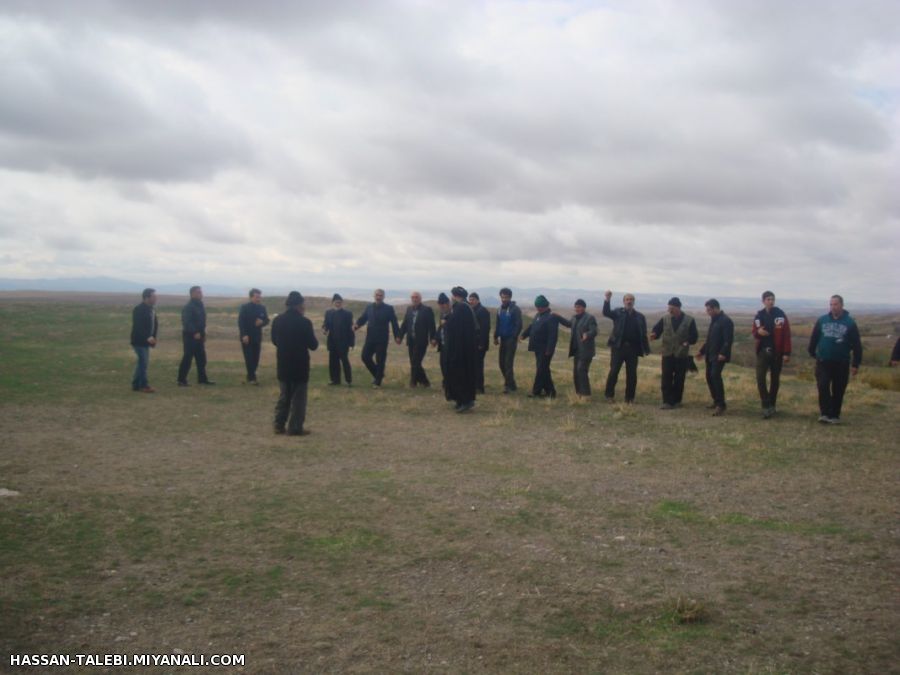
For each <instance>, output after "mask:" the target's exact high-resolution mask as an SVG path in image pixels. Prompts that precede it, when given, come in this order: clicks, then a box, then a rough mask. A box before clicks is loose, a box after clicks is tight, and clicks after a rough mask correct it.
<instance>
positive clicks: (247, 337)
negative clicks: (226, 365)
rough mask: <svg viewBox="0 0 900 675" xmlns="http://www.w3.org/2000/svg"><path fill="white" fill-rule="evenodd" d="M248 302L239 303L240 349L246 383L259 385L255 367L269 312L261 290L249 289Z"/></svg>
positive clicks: (257, 362)
mask: <svg viewBox="0 0 900 675" xmlns="http://www.w3.org/2000/svg"><path fill="white" fill-rule="evenodd" d="M249 295H250V302H247V303H244V304H243V305H241V311H240V312H238V330H239V331H240V333H241V350H242V351H243V352H244V365H245V366H247V383H248V384H255V385H259V382H257V380H256V369H257V368H258V367H259V355H260V352H261V351H262V329H263V326H267V325H268V324H269V314H268V312H266V306H265V305H264V304H262V291H261V290H259V289H258V288H251V289H250V294H249Z"/></svg>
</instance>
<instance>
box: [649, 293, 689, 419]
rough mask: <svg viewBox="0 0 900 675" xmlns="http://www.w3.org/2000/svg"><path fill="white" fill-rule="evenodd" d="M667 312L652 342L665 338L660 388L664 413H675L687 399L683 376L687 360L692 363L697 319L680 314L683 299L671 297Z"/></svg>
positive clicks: (653, 333) (655, 327) (655, 329)
mask: <svg viewBox="0 0 900 675" xmlns="http://www.w3.org/2000/svg"><path fill="white" fill-rule="evenodd" d="M667 309H668V313H667V314H666V315H665V316H663V318H661V319H660V320H659V321H658V322H657V324H656V325H655V326H654V327H653V330H652V331H651V332H650V339H651V340H658V339H660V338H662V348H661V349H660V352H661V353H662V373H661V376H660V388H661V389H662V399H663V402H662V405H661V406H659V407H660V409H661V410H672V408H680V407H681V399H682V397H683V396H684V376H685V373H687V367H688V361H690V360H691V357H690V356H689V354H690V349H691V345H692V344H696V342H697V339H698V337H699V336H698V335H697V323H696V322H695V321H694V317H692V316H690V315H688V314H685V313H684V312H682V311H681V300H680V299H679V298H677V297H675V298H671V299H670V300H669V303H668V308H667Z"/></svg>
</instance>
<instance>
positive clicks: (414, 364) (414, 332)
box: [397, 291, 434, 387]
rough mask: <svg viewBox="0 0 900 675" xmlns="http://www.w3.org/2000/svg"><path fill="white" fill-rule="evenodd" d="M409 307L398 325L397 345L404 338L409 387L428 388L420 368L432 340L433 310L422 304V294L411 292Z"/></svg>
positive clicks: (428, 385)
mask: <svg viewBox="0 0 900 675" xmlns="http://www.w3.org/2000/svg"><path fill="white" fill-rule="evenodd" d="M409 302H410V304H409V306H408V307H407V308H406V314H405V315H404V317H403V323H402V324H400V335H399V337H398V338H397V344H400V343H401V342H403V338H404V337H406V347H407V349H408V351H409V386H410V387H417V386H418V385H420V384H421V385H422V386H423V387H430V386H431V382H429V381H428V375H427V374H426V373H425V369H424V368H423V367H422V360H423V359H424V358H425V353H426V352H427V351H428V345H429V343H431V341H432V340H434V310H432V309H431V307H429V306H428V305H425V304H422V294H421V293H419V292H418V291H413V292H412V293H411V294H410V296H409Z"/></svg>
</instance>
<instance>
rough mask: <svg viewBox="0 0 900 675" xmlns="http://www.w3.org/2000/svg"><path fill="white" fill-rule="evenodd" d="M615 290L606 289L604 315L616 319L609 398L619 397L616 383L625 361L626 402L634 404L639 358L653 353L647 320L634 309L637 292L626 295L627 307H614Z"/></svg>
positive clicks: (612, 344) (611, 337) (610, 348)
mask: <svg viewBox="0 0 900 675" xmlns="http://www.w3.org/2000/svg"><path fill="white" fill-rule="evenodd" d="M611 298H612V291H606V293H605V294H604V300H603V316H605V317H607V318H609V319H612V322H613V329H612V333H610V335H609V341H608V342H607V344H608V345H609V375H607V377H606V400H607V401H608V402H610V403H611V402H613V401H614V400H615V398H616V383H617V382H618V381H619V371H620V370H621V369H622V364H623V363H624V364H625V403H634V397H635V393H636V391H637V366H638V359H639V358H640V357H642V356H646V355H647V354H649V353H650V343H649V342H648V340H647V319H645V318H644V315H643V314H641V313H640V312H638V311H637V310H635V308H634V295H632V294H631V293H626V294H625V295H624V296H623V297H622V304H623V307H617V308H616V309H611V307H610V303H609V301H610V299H611Z"/></svg>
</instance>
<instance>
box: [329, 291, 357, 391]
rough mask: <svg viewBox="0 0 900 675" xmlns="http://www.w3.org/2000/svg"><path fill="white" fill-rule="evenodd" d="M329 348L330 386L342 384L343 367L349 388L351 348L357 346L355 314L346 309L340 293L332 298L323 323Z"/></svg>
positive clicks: (351, 379)
mask: <svg viewBox="0 0 900 675" xmlns="http://www.w3.org/2000/svg"><path fill="white" fill-rule="evenodd" d="M322 332H324V333H325V337H326V343H325V344H326V346H327V347H328V376H329V382H328V384H330V385H335V386H336V385H339V384H340V383H341V366H343V369H344V381H345V382H346V383H347V386H348V387H349V386H350V385H351V384H352V383H353V371H352V370H351V368H350V357H349V356H348V354H349V353H350V348H351V347H353V346H354V345H355V344H356V334H355V333H354V332H353V312H351V311H350V310H348V309H344V299H343V298H342V297H341V296H340V294H339V293H335V294H334V295H333V296H331V309H328V310H327V311H326V312H325V320H324V321H323V322H322Z"/></svg>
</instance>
